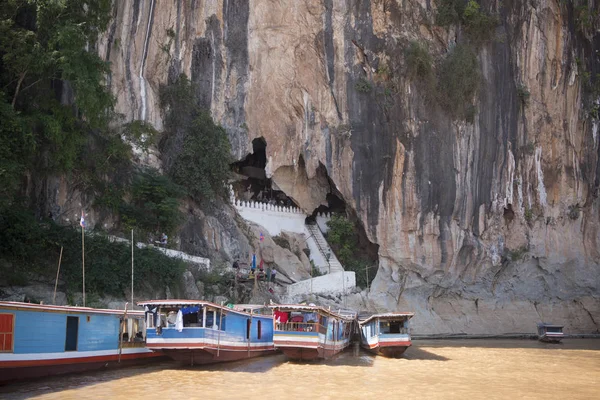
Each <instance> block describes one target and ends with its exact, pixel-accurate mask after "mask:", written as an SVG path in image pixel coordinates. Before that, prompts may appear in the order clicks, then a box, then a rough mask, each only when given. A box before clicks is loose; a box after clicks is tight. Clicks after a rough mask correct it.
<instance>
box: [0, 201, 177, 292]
mask: <svg viewBox="0 0 600 400" xmlns="http://www.w3.org/2000/svg"><path fill="white" fill-rule="evenodd" d="M61 246H63V247H64V250H63V256H62V265H61V272H60V277H61V280H62V281H64V282H65V284H66V288H64V289H66V291H67V294H71V295H72V294H73V293H78V292H80V291H81V283H82V271H81V231H80V230H77V229H73V228H69V227H62V226H59V225H56V224H55V223H53V222H52V221H42V223H39V222H38V221H36V220H35V218H34V217H33V216H32V215H31V213H30V212H29V211H28V210H25V209H22V208H18V207H15V206H12V207H7V208H3V209H1V210H0V270H1V272H2V273H0V277H1V278H0V280H6V281H7V282H6V283H7V284H21V285H23V284H26V283H27V281H28V278H27V275H28V274H30V273H31V274H35V275H36V276H39V275H41V276H45V277H47V278H48V279H49V280H52V279H53V277H54V276H55V274H56V266H57V263H58V257H59V254H60V248H61ZM85 259H86V291H89V292H90V293H98V294H100V293H106V294H112V295H115V296H122V295H123V294H124V293H126V292H127V291H128V289H129V288H130V282H131V267H130V266H131V248H130V246H129V244H127V243H111V242H110V241H108V239H107V238H106V237H104V236H101V235H100V234H91V235H90V234H87V233H86V238H85ZM16 266H18V268H16ZM183 269H184V264H183V263H182V262H181V261H179V260H174V259H171V258H168V257H167V256H165V255H164V254H162V253H161V252H159V251H157V250H155V249H153V248H146V249H136V250H135V273H136V276H138V277H139V279H137V280H136V283H135V284H136V288H137V289H140V288H141V287H142V286H143V285H146V284H147V285H151V286H152V287H159V286H160V287H164V286H165V285H170V284H171V283H173V282H175V281H176V280H177V279H178V277H179V276H180V275H181V273H182V272H183ZM7 275H8V276H7Z"/></svg>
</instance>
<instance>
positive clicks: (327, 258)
mask: <svg viewBox="0 0 600 400" xmlns="http://www.w3.org/2000/svg"><path fill="white" fill-rule="evenodd" d="M306 225H307V226H309V227H310V228H308V229H309V230H310V231H311V233H312V235H311V236H313V237H314V238H315V244H316V245H317V247H318V248H319V251H320V252H321V255H322V256H323V258H325V261H327V266H328V267H329V271H328V273H331V263H330V262H329V259H330V258H331V254H330V255H329V257H327V254H325V250H323V248H322V247H321V245H320V244H319V241H318V240H317V235H315V233H314V232H313V229H319V227H318V226H317V224H306ZM321 236H322V235H321ZM309 237H310V236H309ZM329 251H330V253H332V251H331V249H329Z"/></svg>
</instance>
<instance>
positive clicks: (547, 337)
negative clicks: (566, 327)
mask: <svg viewBox="0 0 600 400" xmlns="http://www.w3.org/2000/svg"><path fill="white" fill-rule="evenodd" d="M562 330H563V326H562V325H554V324H547V323H544V322H542V323H539V324H538V339H539V340H540V341H542V342H547V343H558V342H560V341H561V340H562V339H563V338H564V337H565V334H564V333H563V331H562Z"/></svg>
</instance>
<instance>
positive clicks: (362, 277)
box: [327, 215, 377, 288]
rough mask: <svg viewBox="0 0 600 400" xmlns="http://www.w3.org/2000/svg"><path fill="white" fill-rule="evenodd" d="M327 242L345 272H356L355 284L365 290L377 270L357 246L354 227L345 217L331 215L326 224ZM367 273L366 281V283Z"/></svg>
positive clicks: (356, 234)
mask: <svg viewBox="0 0 600 400" xmlns="http://www.w3.org/2000/svg"><path fill="white" fill-rule="evenodd" d="M327 226H328V227H329V231H328V232H327V242H328V243H329V244H330V245H331V248H332V250H333V252H334V253H335V255H336V256H337V258H338V260H339V261H340V262H341V263H342V265H343V267H344V269H345V270H346V271H354V272H356V284H357V285H358V286H360V287H362V288H366V287H367V285H368V284H370V283H371V281H372V280H373V278H375V274H376V273H377V268H376V265H375V263H374V262H373V261H372V260H370V259H369V258H368V257H367V255H366V254H365V252H364V251H363V249H361V247H360V245H359V237H358V232H357V229H356V227H355V226H354V224H353V223H352V222H350V221H349V220H348V219H347V218H346V217H344V216H341V215H333V216H332V217H331V219H330V220H329V221H328V222H327ZM367 273H368V281H367Z"/></svg>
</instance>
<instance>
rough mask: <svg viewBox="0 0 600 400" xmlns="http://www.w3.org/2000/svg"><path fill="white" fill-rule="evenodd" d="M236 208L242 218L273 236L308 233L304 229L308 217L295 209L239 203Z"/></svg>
mask: <svg viewBox="0 0 600 400" xmlns="http://www.w3.org/2000/svg"><path fill="white" fill-rule="evenodd" d="M235 208H236V209H237V210H238V212H239V213H240V215H241V216H242V218H244V219H245V220H246V221H250V222H254V223H255V224H258V225H261V226H263V227H265V229H266V230H267V232H269V235H271V236H276V235H279V234H280V233H281V231H289V232H294V233H306V228H305V227H304V221H305V219H306V215H305V214H304V213H303V212H302V211H300V210H298V209H297V208H295V207H294V208H288V207H276V206H272V205H269V204H264V203H255V202H245V201H238V202H236V204H235ZM296 210H298V211H296Z"/></svg>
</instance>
